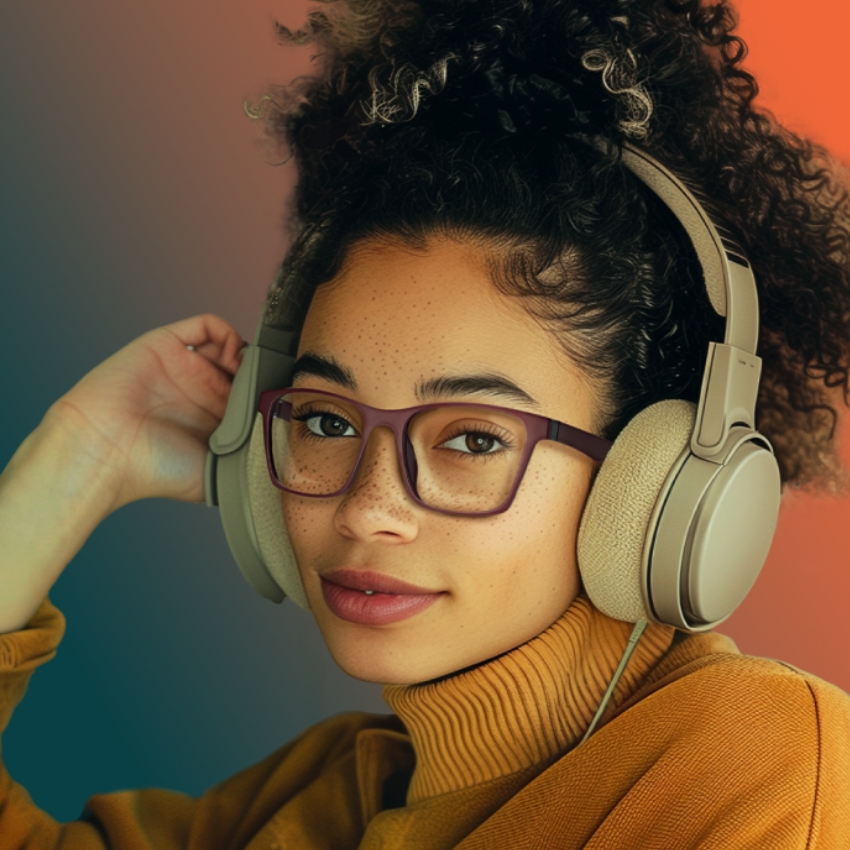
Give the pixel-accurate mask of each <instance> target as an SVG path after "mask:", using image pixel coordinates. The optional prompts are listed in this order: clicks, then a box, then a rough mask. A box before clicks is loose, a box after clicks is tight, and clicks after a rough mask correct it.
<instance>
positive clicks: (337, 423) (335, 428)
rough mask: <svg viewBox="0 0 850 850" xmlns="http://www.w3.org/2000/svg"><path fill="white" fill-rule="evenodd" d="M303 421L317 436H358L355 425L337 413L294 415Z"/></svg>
mask: <svg viewBox="0 0 850 850" xmlns="http://www.w3.org/2000/svg"><path fill="white" fill-rule="evenodd" d="M292 418H293V419H299V420H300V421H301V422H303V423H304V424H305V425H306V426H307V429H308V430H309V431H310V433H311V434H315V435H316V436H317V437H356V436H357V432H356V431H355V430H354V426H353V425H352V424H351V423H350V422H349V421H348V420H347V419H344V418H343V417H342V416H340V415H339V414H337V413H307V414H302V415H301V416H293V417H292Z"/></svg>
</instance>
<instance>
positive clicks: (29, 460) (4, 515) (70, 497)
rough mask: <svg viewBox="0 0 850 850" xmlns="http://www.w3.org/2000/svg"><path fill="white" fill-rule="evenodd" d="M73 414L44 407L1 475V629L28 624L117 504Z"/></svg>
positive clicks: (108, 476)
mask: <svg viewBox="0 0 850 850" xmlns="http://www.w3.org/2000/svg"><path fill="white" fill-rule="evenodd" d="M76 415H77V414H75V412H74V411H73V410H72V409H56V408H55V407H54V408H51V410H50V411H49V412H48V414H47V415H46V416H45V417H44V419H43V420H42V422H41V424H40V425H39V426H38V428H36V429H35V431H33V432H32V433H31V434H30V435H29V436H28V437H27V438H26V439H25V440H24V442H23V443H22V444H21V445H20V447H19V448H18V450H17V451H16V452H15V454H14V455H13V457H12V459H11V460H10V461H9V464H8V466H7V467H6V469H5V470H4V471H3V473H2V475H0V633H5V632H11V631H15V630H16V629H20V628H22V627H23V626H24V625H25V624H26V623H27V622H28V620H29V619H30V618H31V617H32V615H33V613H34V612H35V610H36V609H37V608H38V606H39V604H40V603H41V601H42V600H43V599H44V598H45V596H46V595H47V593H48V592H49V590H50V588H51V587H52V586H53V583H54V582H55V581H56V579H57V578H58V577H59V575H60V574H61V572H62V570H63V569H64V568H65V566H66V564H68V562H69V561H70V560H71V559H72V558H73V557H74V555H76V553H77V552H78V551H79V550H80V548H81V547H82V546H83V544H84V543H85V541H86V540H87V539H88V537H89V535H90V534H91V533H92V531H93V530H94V529H95V528H96V527H97V525H98V524H99V523H100V522H101V521H102V520H103V519H104V518H105V517H106V516H107V515H108V514H109V513H110V512H111V511H112V510H114V508H115V506H116V501H115V500H116V486H115V481H114V475H112V473H111V471H110V470H111V467H110V465H109V463H108V462H105V461H104V459H103V458H102V457H100V456H98V452H97V451H96V450H95V445H94V443H93V442H92V441H91V438H90V437H89V436H88V432H87V431H86V429H85V427H83V425H84V423H80V422H76V421H75V416H76Z"/></svg>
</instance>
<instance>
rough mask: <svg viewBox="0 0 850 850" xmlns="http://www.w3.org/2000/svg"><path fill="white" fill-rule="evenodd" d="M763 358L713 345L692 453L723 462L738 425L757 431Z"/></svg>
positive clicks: (710, 350) (728, 347) (709, 355)
mask: <svg viewBox="0 0 850 850" xmlns="http://www.w3.org/2000/svg"><path fill="white" fill-rule="evenodd" d="M760 377H761V358H760V357H758V356H756V355H755V354H750V353H749V352H746V351H742V350H741V349H740V348H736V347H735V346H734V345H727V344H725V343H720V342H711V343H709V347H708V360H707V362H706V367H705V373H704V375H703V385H702V391H701V393H700V400H699V407H698V409H697V418H696V422H695V424H694V432H693V435H692V436H691V452H692V453H693V454H695V455H696V456H697V457H701V458H703V459H704V460H711V461H719V460H721V458H720V457H719V456H720V455H722V454H723V452H724V447H725V445H726V440H727V437H728V436H729V431H730V429H731V428H732V427H734V426H735V425H745V426H746V427H747V428H749V429H751V430H755V408H756V398H757V396H758V387H759V378H760Z"/></svg>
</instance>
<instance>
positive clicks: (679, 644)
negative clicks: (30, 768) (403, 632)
mask: <svg viewBox="0 0 850 850" xmlns="http://www.w3.org/2000/svg"><path fill="white" fill-rule="evenodd" d="M63 627H64V621H63V619H62V616H61V614H60V613H59V612H58V611H57V610H56V609H55V608H53V607H52V606H51V605H50V604H49V603H47V602H46V603H45V604H44V605H43V606H42V607H41V609H40V610H39V611H38V613H37V614H36V616H35V617H34V618H33V620H32V622H31V624H30V625H29V627H28V628H26V629H24V630H22V631H20V632H16V633H14V634H9V635H4V636H0V723H2V728H5V724H6V723H8V720H9V717H10V715H11V712H12V710H13V708H14V706H15V705H16V704H17V703H18V702H19V701H20V699H21V697H22V696H23V693H24V691H25V689H26V684H27V681H28V679H29V676H30V674H31V672H32V671H33V669H34V668H35V667H37V666H38V665H39V664H41V663H43V662H45V661H47V660H49V659H50V658H51V657H52V656H53V654H54V652H55V649H56V646H57V644H58V643H59V641H60V639H61V636H62V631H63ZM630 631H631V626H630V625H628V624H626V623H620V622H618V621H616V620H611V619H609V618H608V617H605V616H604V615H603V614H600V613H599V612H598V611H597V610H596V609H595V608H593V606H592V605H591V604H590V603H589V601H588V600H587V599H586V598H585V597H584V596H580V597H578V599H576V601H575V602H574V603H573V605H571V606H570V608H569V609H568V610H567V611H566V612H565V614H564V615H563V616H562V617H561V618H560V619H559V620H558V621H557V622H556V623H554V624H553V625H552V626H551V627H550V628H549V629H547V630H546V631H545V632H543V633H542V634H541V635H539V636H538V637H536V638H535V639H533V640H532V641H530V642H529V643H527V644H524V645H523V646H521V647H518V648H517V649H515V650H513V651H511V652H509V653H507V654H505V655H503V656H501V657H499V658H497V659H495V660H493V661H490V662H488V663H487V664H484V665H482V666H480V667H477V668H474V669H472V670H469V671H467V672H464V673H461V674H457V675H455V676H452V677H449V678H447V679H444V680H442V681H438V682H435V683H430V684H425V685H416V686H410V687H402V686H391V687H387V688H386V689H385V691H384V695H385V698H386V700H387V702H388V703H389V705H390V706H391V708H392V709H393V710H394V711H395V715H389V716H380V715H369V714H363V713H351V714H344V715H340V716H337V717H334V718H332V719H330V720H327V721H325V722H323V723H319V724H318V725H316V726H314V727H312V728H311V729H308V730H307V731H306V732H304V733H303V734H302V735H301V736H299V737H298V738H297V739H296V740H294V741H293V742H291V743H290V744H288V745H287V746H285V747H283V748H282V749H281V750H279V751H278V752H276V753H274V754H273V755H272V756H270V757H269V758H267V759H266V760H265V761H263V762H261V763H260V764H258V765H256V766H254V767H252V768H250V769H248V770H246V771H244V772H242V773H240V774H237V775H236V776H234V777H233V778H232V779H229V780H228V781H226V782H224V783H223V784H221V785H219V786H217V787H215V788H212V789H211V790H210V791H208V792H207V793H206V794H205V795H204V796H203V797H201V798H200V799H192V798H189V797H187V796H184V795H181V794H178V793H174V792H169V791H158V790H145V791H125V792H121V793H117V794H107V795H101V796H96V797H93V798H92V799H91V800H90V801H89V803H88V805H87V808H86V811H85V813H84V816H83V818H82V819H80V820H79V821H74V822H73V823H69V824H59V823H57V822H56V821H54V820H53V819H52V818H51V817H50V816H49V815H47V814H46V813H45V812H42V811H41V810H39V809H38V808H37V807H35V806H34V805H33V803H32V801H31V800H30V798H29V796H28V795H27V793H26V792H25V791H24V789H23V788H21V787H20V786H19V785H16V784H15V783H14V782H13V781H12V780H11V779H10V777H9V776H8V774H7V773H6V772H5V770H2V769H0V848H2V850H25V848H26V850H35V848H38V850H53V849H54V848H62V850H106V848H110V850H176V849H177V848H181V850H286V848H292V850H354V848H360V850H396V849H397V850H402V848H403V850H420V848H421V850H426V848H427V850H448V848H456V850H556V848H557V850H570V848H588V849H589V850H602V848H605V850H653V849H654V848H657V850H684V848H688V849H689V850H691V848H701V849H702V850H709V848H717V850H720V848H722V850H738V849H739V848H753V850H756V848H757V849H758V850H771V849H772V848H777V850H778V849H779V848H782V850H791V848H800V850H803V848H809V849H810V850H813V849H814V848H818V850H850V697H848V696H847V694H845V693H844V692H843V691H841V690H839V689H838V688H836V687H834V686H832V685H829V684H827V683H826V682H823V681H821V680H820V679H817V678H816V677H814V676H811V675H808V674H806V673H802V672H799V671H797V670H795V669H794V668H791V667H789V666H787V665H783V664H781V663H778V662H775V661H769V660H766V659H761V658H750V657H747V656H743V655H741V654H740V653H739V652H738V650H737V649H736V648H735V645H734V644H733V643H732V641H730V640H729V639H728V638H725V637H723V636H721V635H717V634H712V633H709V634H703V635H689V636H688V635H684V634H682V633H679V632H674V630H672V629H669V628H666V627H661V626H654V625H650V626H649V628H648V629H647V631H646V632H645V633H644V635H643V637H642V638H641V641H640V643H639V644H638V647H637V649H636V650H635V653H634V655H633V656H632V658H631V659H630V661H629V664H628V667H627V668H626V672H625V673H624V675H623V677H622V678H621V680H620V682H619V684H618V685H617V688H616V690H615V692H614V697H613V700H612V705H611V706H610V707H609V709H608V710H607V712H606V715H605V717H604V719H603V722H602V724H601V725H600V727H599V728H598V730H597V731H596V732H595V733H594V734H593V735H592V736H591V737H590V738H589V739H588V741H587V742H586V743H585V744H583V745H581V746H576V744H577V742H578V740H580V738H581V736H582V734H583V732H584V730H585V729H586V728H587V727H588V725H589V723H590V720H591V718H592V716H593V714H594V712H595V710H596V707H597V705H598V703H599V700H600V698H601V696H602V694H603V692H604V690H605V688H606V686H607V684H608V681H609V680H610V678H611V675H612V674H613V672H614V669H615V667H616V665H617V663H618V661H619V658H620V655H621V654H622V651H623V648H624V647H625V645H626V641H627V639H628V636H629V634H630Z"/></svg>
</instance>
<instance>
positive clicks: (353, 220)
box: [246, 0, 850, 492]
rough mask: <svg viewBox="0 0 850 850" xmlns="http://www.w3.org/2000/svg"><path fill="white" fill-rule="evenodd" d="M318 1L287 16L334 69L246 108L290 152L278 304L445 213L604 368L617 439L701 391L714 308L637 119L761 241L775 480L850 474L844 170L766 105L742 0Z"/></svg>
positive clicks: (656, 149)
mask: <svg viewBox="0 0 850 850" xmlns="http://www.w3.org/2000/svg"><path fill="white" fill-rule="evenodd" d="M318 2H319V3H320V4H321V5H320V6H316V7H313V8H312V9H311V10H310V11H309V13H308V18H307V21H306V23H305V25H304V26H303V27H302V28H301V29H299V30H297V31H295V32H293V31H291V30H289V29H287V28H286V27H284V26H282V25H279V24H278V25H277V29H278V34H279V37H280V39H281V41H282V42H283V43H285V44H290V45H293V44H294V45H298V44H307V43H315V44H317V45H318V46H319V47H320V58H321V60H322V61H321V72H320V73H318V74H317V75H316V76H304V77H300V78H297V79H296V80H294V81H293V82H292V83H290V84H289V85H288V86H284V87H280V88H276V89H274V90H272V91H270V92H269V93H267V94H266V95H264V96H263V97H262V98H261V100H260V102H259V103H258V104H256V105H254V106H250V107H249V106H247V105H246V111H248V112H249V114H250V115H252V117H254V118H257V119H261V120H263V122H264V126H265V128H266V132H267V133H268V134H269V135H270V137H271V138H272V139H273V140H274V142H275V144H277V145H279V146H280V147H281V148H282V149H284V150H285V151H286V152H287V153H288V155H289V157H294V160H295V163H296V165H297V169H298V183H297V186H296V190H295V193H294V195H293V197H292V199H291V201H290V204H291V206H290V209H289V217H288V220H289V222H290V226H291V229H292V232H291V235H292V237H293V242H292V246H291V248H290V250H289V252H288V254H287V257H286V259H285V261H284V264H283V268H282V271H281V275H280V277H279V279H278V284H277V286H276V288H274V289H273V291H272V293H271V294H270V304H269V308H270V315H272V316H273V321H275V322H276V323H278V324H280V325H286V324H288V325H291V326H295V327H297V326H298V325H299V323H300V322H301V321H302V320H303V316H304V314H305V311H306V309H307V307H308V306H309V301H310V298H311V296H312V293H313V291H315V288H316V287H317V286H318V285H320V284H321V283H323V282H326V281H328V280H330V279H332V278H333V277H334V275H336V274H337V273H338V272H339V270H340V269H341V267H342V265H343V264H344V262H345V261H346V258H347V257H348V255H349V252H350V249H351V248H352V247H353V246H354V245H355V243H357V242H358V241H360V240H364V239H367V238H373V239H375V238H377V239H401V240H403V241H404V242H405V243H407V244H408V245H409V246H411V247H412V248H414V249H424V248H426V247H427V244H428V243H427V240H428V238H429V237H431V236H433V235H435V234H437V235H442V236H446V237H449V238H454V239H463V240H467V241H472V242H473V243H476V244H479V245H481V246H482V248H485V249H487V256H488V263H489V266H490V271H491V273H492V276H493V280H494V283H495V284H496V285H497V286H498V287H499V288H500V289H501V290H503V291H504V292H506V293H512V294H514V295H516V296H518V297H520V298H523V299H525V303H526V306H527V308H528V309H529V311H531V312H532V314H533V315H535V316H537V317H538V318H539V319H540V321H541V322H542V323H543V324H544V325H545V326H546V327H548V328H551V329H553V330H554V331H555V332H556V333H558V335H559V339H560V341H561V344H562V345H563V347H564V349H565V351H566V352H567V353H568V354H569V355H570V356H571V357H573V358H574V359H575V360H576V361H577V362H578V363H579V364H580V365H581V366H582V367H583V368H585V369H586V370H587V371H588V373H589V374H591V375H592V376H593V377H594V378H595V379H596V380H597V381H598V382H599V386H601V387H602V388H603V392H602V393H601V397H602V400H603V402H602V405H601V410H600V416H599V421H598V423H597V424H598V427H599V429H600V431H601V432H602V433H603V434H604V435H605V436H607V437H609V438H613V437H614V436H616V434H617V433H618V432H619V431H620V430H621V429H622V427H623V426H624V425H625V423H627V422H628V420H629V419H630V418H631V417H632V416H634V415H635V414H636V413H637V412H638V411H640V410H641V409H643V408H644V407H647V406H648V405H650V404H652V403H653V402H655V401H659V400H661V399H665V398H684V399H689V400H692V401H696V400H697V399H698V397H699V390H700V381H701V374H702V368H703V363H704V358H705V353H706V351H707V345H708V342H709V341H710V340H712V339H714V340H716V339H720V338H721V337H722V329H723V320H722V319H721V318H720V317H718V316H717V315H716V314H715V313H714V311H713V310H712V308H711V306H710V304H709V301H708V298H707V295H706V293H705V289H704V285H703V283H702V273H701V271H700V268H699V265H698V262H697V259H696V257H695V254H694V252H693V249H692V246H691V245H690V243H689V241H688V239H687V237H686V235H685V234H684V232H683V230H682V228H681V227H680V226H679V225H678V223H677V222H676V221H675V219H674V218H673V216H672V214H671V213H670V212H669V211H668V210H667V208H666V207H665V206H664V205H663V204H662V203H661V202H660V201H658V199H657V198H655V196H654V195H653V194H652V193H651V192H650V191H649V190H648V189H646V187H644V186H643V185H642V184H640V182H639V181H638V180H637V179H636V178H634V177H633V176H632V175H631V174H630V173H628V171H627V170H626V169H625V168H624V167H623V166H622V164H621V162H620V159H619V155H618V154H619V149H620V145H621V144H622V142H623V141H625V140H629V139H635V140H638V141H639V142H640V144H641V145H642V146H643V147H645V148H646V149H647V150H648V151H649V152H651V153H652V154H653V155H654V156H656V157H657V158H658V159H659V160H661V161H662V162H664V163H665V164H666V165H667V166H668V167H670V168H671V169H672V170H674V171H676V172H677V173H680V174H682V175H687V176H688V177H689V178H690V179H691V180H693V181H695V182H696V183H697V184H699V185H700V186H701V187H702V189H703V190H704V192H705V193H706V194H707V195H708V196H709V197H711V198H712V202H713V204H714V206H716V208H717V209H718V210H720V212H721V213H722V215H723V217H724V218H725V220H726V222H727V223H728V224H729V226H730V227H731V229H732V230H733V231H734V232H736V234H737V236H738V238H739V241H740V242H741V244H742V245H743V246H744V248H745V249H746V251H747V252H748V256H749V258H750V260H751V262H752V265H753V268H754V272H755V275H756V280H757V282H758V286H759V295H760V322H761V324H760V340H759V350H758V353H759V355H760V356H761V358H762V360H763V373H762V382H761V387H760V392H759V397H758V402H757V408H756V416H757V426H758V428H759V430H760V431H761V432H762V433H764V434H765V435H766V436H767V437H768V439H769V440H770V441H771V443H772V444H773V446H774V449H775V451H776V455H777V459H778V461H779V466H780V472H781V477H782V481H783V483H784V484H789V485H791V486H795V487H799V488H809V489H814V488H820V489H824V490H828V491H833V492H838V491H839V490H843V489H845V488H846V486H847V476H846V472H845V471H844V470H843V468H842V466H841V464H840V462H839V460H838V455H837V452H836V448H835V430H836V422H837V419H838V413H837V411H836V408H835V406H834V405H835V403H836V402H837V398H838V397H837V389H838V388H840V389H841V391H842V395H843V402H844V403H845V404H848V403H850V401H848V399H850V378H849V377H848V376H850V370H849V369H848V357H850V230H848V220H850V201H848V186H847V183H846V179H845V178H844V176H843V174H842V172H841V171H840V169H839V168H838V167H837V166H836V164H835V163H834V162H833V161H832V160H831V159H830V157H829V155H828V153H827V152H826V151H824V150H823V149H821V148H819V147H817V146H815V145H813V144H812V143H811V142H809V141H807V140H804V139H801V138H800V137H798V136H796V135H794V134H793V133H791V132H790V131H788V130H787V129H784V128H783V127H781V126H780V125H779V124H778V123H777V122H776V121H775V119H774V118H773V117H772V116H771V115H770V114H769V113H768V112H766V111H764V110H762V109H759V108H757V107H755V106H754V99H755V97H756V95H757V91H758V89H757V84H756V81H755V80H754V78H753V77H752V75H751V74H749V73H748V72H747V71H746V70H744V69H743V68H742V67H741V62H742V60H743V59H744V57H745V54H746V46H745V44H744V43H743V41H742V40H741V39H740V38H739V37H738V36H736V35H734V34H733V33H734V30H735V26H736V25H737V16H736V13H735V12H734V10H733V9H732V7H731V6H730V5H729V3H727V2H725V0H720V2H716V3H710V4H708V5H703V4H701V3H700V2H699V0H318ZM588 137H602V138H604V139H606V140H608V150H607V152H603V151H600V150H597V149H596V148H594V147H591V146H590V145H588V144H586V139H587V138H588Z"/></svg>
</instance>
